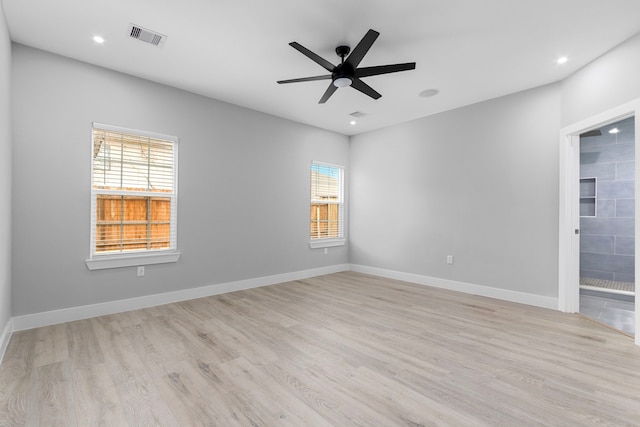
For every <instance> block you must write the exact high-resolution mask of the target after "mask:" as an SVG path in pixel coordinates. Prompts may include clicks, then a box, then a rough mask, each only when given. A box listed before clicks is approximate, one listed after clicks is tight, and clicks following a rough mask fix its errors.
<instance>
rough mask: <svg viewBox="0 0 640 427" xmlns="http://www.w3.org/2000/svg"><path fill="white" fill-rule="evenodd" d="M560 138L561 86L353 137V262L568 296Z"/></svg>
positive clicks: (517, 289)
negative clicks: (561, 286) (561, 256)
mask: <svg viewBox="0 0 640 427" xmlns="http://www.w3.org/2000/svg"><path fill="white" fill-rule="evenodd" d="M559 129H560V86H559V84H554V85H548V86H544V87H540V88H537V89H532V90H529V91H525V92H521V93H517V94H513V95H510V96H505V97H502V98H498V99H494V100H490V101H487V102H482V103H479V104H475V105H472V106H469V107H464V108H461V109H458V110H453V111H449V112H445V113H441V114H438V115H435V116H431V117H426V118H423V119H419V120H414V121H411V122H408V123H406V124H402V125H398V126H394V127H390V128H386V129H382V130H379V131H375V132H371V133H367V134H362V135H359V136H355V137H353V138H352V140H351V195H352V197H351V200H350V202H351V206H350V207H351V217H350V219H351V233H350V243H351V244H350V261H351V263H353V264H359V265H364V266H370V267H377V268H383V269H390V270H395V271H400V272H405V273H413V274H418V275H425V276H431V277H437V278H443V279H450V280H456V281H461V282H466V283H472V284H478V285H485V286H491V287H496V288H502V289H508V290H514V291H520V292H527V293H531V294H537V295H542V296H552V297H555V296H557V291H558V290H557V277H558V145H557V144H558V132H559ZM449 254H450V255H453V256H454V264H453V265H447V264H446V257H447V255H449Z"/></svg>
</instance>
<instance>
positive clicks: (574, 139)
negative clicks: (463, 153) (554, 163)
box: [558, 99, 640, 345]
mask: <svg viewBox="0 0 640 427" xmlns="http://www.w3.org/2000/svg"><path fill="white" fill-rule="evenodd" d="M630 116H635V128H636V131H635V147H636V150H635V151H636V156H637V155H638V153H640V149H639V148H640V135H639V134H640V99H636V100H634V101H631V102H628V103H626V104H623V105H620V106H618V107H616V108H613V109H611V110H608V111H605V112H603V113H600V114H598V115H596V116H593V117H591V118H588V119H586V120H583V121H581V122H578V123H575V124H573V125H570V126H567V127H565V128H563V129H561V130H560V165H559V166H560V177H559V178H560V179H559V184H560V217H559V219H560V223H559V232H560V236H559V252H558V258H559V263H558V273H559V274H558V310H560V311H564V312H567V313H577V312H579V311H580V283H579V282H580V235H579V234H576V232H575V230H579V229H580V206H579V195H580V188H579V182H580V181H579V178H580V152H579V148H580V134H581V133H583V132H585V131H588V130H592V129H596V128H599V127H601V126H603V125H606V124H608V123H613V122H616V121H618V120H621V119H624V118H626V117H630ZM636 164H637V162H636ZM635 180H636V186H635V193H636V194H635V199H636V215H635V237H636V240H635V241H636V248H635V252H636V257H635V269H636V274H640V256H638V254H640V250H639V249H640V239H639V238H638V236H640V226H639V225H640V221H639V220H638V218H639V217H640V197H639V195H640V185H639V184H640V167H636V168H635ZM636 277H637V276H636ZM638 282H639V281H638V279H637V278H636V289H638ZM639 300H640V299H639V298H636V299H635V304H636V311H635V312H636V316H635V321H636V329H635V330H636V336H635V343H636V345H640V315H638V313H640V310H639V308H640V301H639Z"/></svg>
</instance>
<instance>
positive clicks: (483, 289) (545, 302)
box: [349, 264, 558, 310]
mask: <svg viewBox="0 0 640 427" xmlns="http://www.w3.org/2000/svg"><path fill="white" fill-rule="evenodd" d="M349 269H350V270H351V271H355V272H358V273H365V274H371V275H373V276H381V277H386V278H388V279H395V280H402V281H404V282H410V283H415V284H418V285H425V286H432V287H434V288H442V289H448V290H451V291H458V292H464V293H467V294H472V295H480V296H484V297H490V298H497V299H501V300H505V301H511V302H518V303H521V304H527V305H533V306H536V307H542V308H550V309H552V310H557V309H558V298H554V297H545V296H542V295H536V294H528V293H525V292H518V291H511V290H507V289H499V288H492V287H490V286H482V285H474V284H472V283H465V282H457V281H454V280H447V279H439V278H436V277H429V276H421V275H418V274H412V273H403V272H400V271H393V270H385V269H382V268H375V267H367V266H364V265H357V264H350V268H349Z"/></svg>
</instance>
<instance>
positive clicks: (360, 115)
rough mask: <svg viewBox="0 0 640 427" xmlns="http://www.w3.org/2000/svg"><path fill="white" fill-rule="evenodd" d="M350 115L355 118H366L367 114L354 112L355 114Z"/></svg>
mask: <svg viewBox="0 0 640 427" xmlns="http://www.w3.org/2000/svg"><path fill="white" fill-rule="evenodd" d="M349 115H350V116H353V117H364V116H366V114H365V113H361V112H360V111H354V112H353V113H351V114H349Z"/></svg>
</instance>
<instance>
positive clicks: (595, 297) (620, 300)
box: [580, 289, 635, 335]
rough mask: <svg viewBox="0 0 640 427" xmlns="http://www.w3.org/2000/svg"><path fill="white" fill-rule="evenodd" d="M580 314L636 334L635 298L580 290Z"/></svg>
mask: <svg viewBox="0 0 640 427" xmlns="http://www.w3.org/2000/svg"><path fill="white" fill-rule="evenodd" d="M580 313H581V314H584V315H585V316H587V317H590V318H592V319H594V320H597V321H598V322H602V323H604V324H606V325H609V326H611V327H613V328H616V329H618V330H621V331H623V332H626V333H627V334H630V335H634V334H635V297H634V296H633V295H619V294H612V293H608V292H600V291H592V290H586V289H581V290H580Z"/></svg>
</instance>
